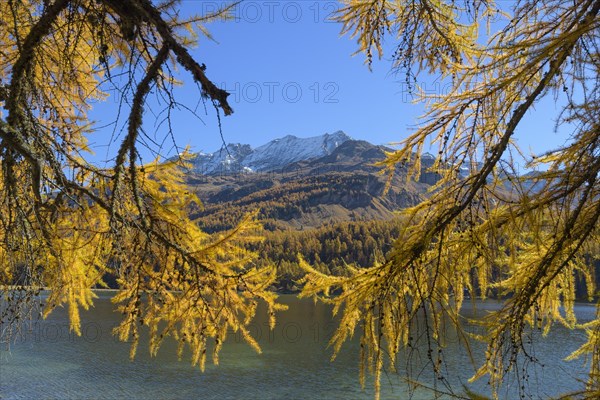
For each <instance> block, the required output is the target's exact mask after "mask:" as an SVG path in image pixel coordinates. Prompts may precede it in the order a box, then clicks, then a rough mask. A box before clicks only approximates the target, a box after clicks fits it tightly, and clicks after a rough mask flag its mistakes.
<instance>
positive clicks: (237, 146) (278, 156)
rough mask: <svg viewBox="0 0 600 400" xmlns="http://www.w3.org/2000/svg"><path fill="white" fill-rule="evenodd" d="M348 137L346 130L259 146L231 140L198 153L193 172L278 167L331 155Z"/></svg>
mask: <svg viewBox="0 0 600 400" xmlns="http://www.w3.org/2000/svg"><path fill="white" fill-rule="evenodd" d="M348 140H352V139H351V138H350V137H349V136H348V135H346V134H345V133H344V132H342V131H337V132H335V133H332V134H329V133H326V134H324V135H321V136H314V137H309V138H299V137H296V136H294V135H287V136H284V137H282V138H280V139H275V140H272V141H270V142H269V143H267V144H264V145H262V146H259V147H257V148H256V149H253V148H252V147H251V146H250V145H248V144H241V143H230V144H227V145H224V146H222V147H221V148H220V149H219V150H216V151H214V152H212V153H197V154H195V155H194V157H193V158H192V159H191V160H190V162H191V163H192V165H193V172H195V173H199V174H207V175H217V174H232V173H252V172H268V171H276V170H278V169H279V170H281V169H283V168H285V167H286V166H287V165H289V164H292V163H295V162H299V161H305V160H310V159H314V158H319V157H323V156H326V155H329V154H331V153H332V152H333V151H334V150H335V149H336V148H337V147H338V146H340V145H341V144H342V143H344V142H346V141H348Z"/></svg>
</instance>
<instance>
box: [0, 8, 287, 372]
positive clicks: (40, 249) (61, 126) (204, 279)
mask: <svg viewBox="0 0 600 400" xmlns="http://www.w3.org/2000/svg"><path fill="white" fill-rule="evenodd" d="M178 6H179V1H173V0H165V1H160V2H151V1H150V0H52V1H50V0H8V1H2V2H0V105H2V106H3V109H2V111H0V113H1V114H0V117H1V118H0V164H1V168H0V304H1V307H0V312H1V315H0V328H1V332H0V334H1V336H2V338H3V339H7V340H8V339H9V338H10V335H11V334H14V333H15V332H16V330H18V329H19V327H20V326H22V324H21V322H22V320H23V318H27V315H31V314H32V313H33V312H40V311H41V312H42V313H43V314H44V315H48V314H49V313H50V312H51V311H52V310H53V309H54V308H55V307H57V306H62V305H65V306H67V307H68V310H69V311H68V312H69V317H70V325H71V329H72V330H73V331H74V332H76V333H77V334H79V333H80V318H79V312H80V309H82V308H83V309H87V308H88V307H89V306H90V305H91V304H92V300H93V298H94V297H95V296H94V294H93V292H92V288H94V287H97V285H100V284H101V283H102V277H103V275H105V274H106V273H110V274H112V275H113V276H115V277H116V280H117V284H118V287H119V291H118V292H117V294H116V295H115V297H114V298H113V301H114V302H115V303H116V304H117V307H118V310H119V311H121V312H122V314H123V320H122V323H121V324H120V325H119V326H118V327H117V328H115V331H114V333H115V334H116V335H118V337H119V338H120V339H122V340H130V341H132V343H133V344H132V346H131V357H134V355H135V351H136V347H137V344H138V337H139V331H140V329H141V327H144V328H145V329H148V331H149V332H150V351H151V353H152V354H155V353H156V351H157V350H158V347H159V346H160V344H161V342H162V341H163V339H164V338H165V337H167V336H171V337H174V338H175V339H176V340H177V341H178V343H179V344H180V345H179V353H180V355H181V352H182V351H183V349H184V348H185V347H186V346H188V347H189V348H190V350H191V354H192V361H193V364H196V365H199V366H200V367H201V368H204V363H205V359H206V353H207V348H208V349H210V348H211V345H210V343H211V342H214V346H212V349H213V354H212V358H213V360H214V361H215V362H218V353H219V349H220V348H221V346H222V344H223V342H224V340H225V337H226V334H227V332H228V331H235V332H240V334H241V336H242V337H244V338H245V339H246V341H247V342H248V343H249V344H250V345H251V346H253V347H254V348H256V350H257V351H260V349H259V347H258V344H257V343H256V342H255V340H254V339H253V338H252V337H251V336H250V334H249V332H248V330H247V328H246V327H247V325H248V323H249V322H250V321H251V319H252V318H253V316H254V314H255V312H256V308H257V304H258V302H259V301H263V300H264V301H265V302H266V303H267V304H268V305H269V307H268V309H269V310H268V312H269V313H270V316H271V323H272V324H274V312H275V311H276V310H277V309H282V308H284V307H282V306H281V305H278V304H277V303H275V298H276V296H275V294H273V293H271V292H270V291H268V290H267V288H268V287H269V285H270V284H271V282H273V280H274V279H275V275H274V268H273V267H264V268H256V267H255V263H254V260H255V257H256V255H255V254H254V253H252V252H249V251H247V250H246V248H245V247H244V246H242V245H241V243H242V241H243V242H247V241H249V240H258V236H257V235H256V233H257V229H259V227H258V225H257V223H256V222H255V221H254V218H253V216H252V215H249V216H248V217H247V218H245V219H244V220H243V221H242V222H241V223H240V225H239V226H238V227H236V228H234V229H232V230H231V231H228V232H227V233H225V234H221V235H219V236H215V235H207V234H205V233H203V232H202V230H201V229H200V228H199V227H198V226H197V225H196V224H195V223H193V222H192V221H191V220H190V219H189V217H188V214H187V212H188V211H189V210H190V207H194V206H196V207H198V206H199V201H198V199H197V198H196V196H195V195H194V194H193V193H191V192H190V191H188V189H187V187H186V185H185V184H184V182H183V172H182V169H181V168H180V167H181V166H182V163H183V164H184V163H185V158H186V155H185V153H184V154H183V155H182V156H181V159H180V160H179V161H177V162H175V161H168V162H164V160H161V159H160V157H157V160H156V161H155V162H151V163H147V164H142V163H141V157H140V153H139V151H138V147H139V146H142V145H144V146H148V145H150V146H152V144H153V143H155V142H154V141H153V135H150V134H148V133H147V132H146V131H144V129H143V118H144V107H145V106H146V107H147V106H148V104H147V103H148V102H147V99H148V96H149V95H150V94H151V93H154V95H155V96H156V97H157V98H158V104H162V106H163V107H164V109H163V110H162V114H159V115H165V116H166V117H165V121H163V123H164V124H165V125H168V126H170V120H169V118H170V115H171V111H172V110H173V109H174V108H177V107H178V106H179V104H178V103H177V101H176V99H175V98H174V96H173V87H174V85H176V84H177V83H178V82H177V77H178V76H179V75H177V74H178V73H176V70H177V69H179V70H182V71H183V72H185V73H188V74H189V75H190V76H191V79H193V81H194V82H195V83H196V84H197V85H198V88H199V93H198V97H199V98H200V97H201V98H202V99H203V101H204V102H205V103H206V104H208V105H210V106H214V110H215V112H216V118H219V116H220V115H222V114H223V115H228V114H231V113H232V109H231V107H230V105H229V103H228V102H227V95H228V94H227V93H226V92H225V91H223V90H221V89H219V88H217V87H216V86H215V85H214V84H213V83H212V82H211V80H210V79H209V78H208V77H207V75H206V73H205V71H206V66H205V65H204V64H203V63H201V62H200V61H198V60H196V59H195V58H194V57H193V56H192V55H191V53H190V51H189V50H190V48H191V47H192V46H193V45H194V44H195V43H196V42H197V41H198V39H199V37H201V36H200V35H205V34H206V35H207V32H206V30H205V26H204V25H205V23H206V22H208V21H211V20H213V19H215V18H223V17H226V16H227V15H228V12H229V8H228V7H225V8H224V9H222V10H219V11H218V12H216V13H214V14H212V15H198V16H189V17H187V18H185V19H182V18H181V17H180V16H179V10H178ZM109 92H110V93H111V94H112V96H116V98H117V101H116V102H115V103H118V105H119V107H118V112H119V114H122V115H126V124H125V127H124V129H123V130H122V131H121V132H118V131H117V133H118V134H119V136H116V137H114V138H113V140H119V143H120V145H119V146H118V151H117V152H116V154H115V157H114V159H113V162H112V165H109V166H108V167H102V168H100V167H99V166H97V165H96V164H94V163H91V162H90V161H89V159H90V157H89V154H90V153H89V149H88V141H89V140H90V138H92V137H94V134H95V132H94V129H95V128H96V125H94V124H93V123H92V122H90V121H89V119H88V114H89V112H90V110H91V109H92V107H93V105H94V104H97V103H98V102H99V101H102V100H104V99H106V98H107V97H108V93H109ZM153 104H154V105H155V106H156V104H157V101H156V100H154V103H153ZM110 122H113V121H101V123H102V124H109V123H110ZM169 133H170V132H167V133H165V135H166V136H167V138H168V136H169ZM153 150H154V151H155V152H159V151H160V143H158V144H156V146H155V147H154V148H153ZM42 288H44V289H47V290H49V291H50V294H49V297H48V298H47V299H46V300H45V304H44V305H43V310H39V309H38V308H37V307H39V305H40V301H39V296H38V294H39V293H40V290H41V289H42ZM261 299H262V300H261Z"/></svg>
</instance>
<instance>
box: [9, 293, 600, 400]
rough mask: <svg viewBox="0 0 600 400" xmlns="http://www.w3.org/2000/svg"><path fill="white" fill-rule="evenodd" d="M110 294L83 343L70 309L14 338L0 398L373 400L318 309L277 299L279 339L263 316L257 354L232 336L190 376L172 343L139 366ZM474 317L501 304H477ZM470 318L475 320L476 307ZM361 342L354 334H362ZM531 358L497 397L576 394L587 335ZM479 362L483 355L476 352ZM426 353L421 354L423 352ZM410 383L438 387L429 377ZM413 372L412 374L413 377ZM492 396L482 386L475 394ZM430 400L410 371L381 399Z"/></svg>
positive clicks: (85, 317)
mask: <svg viewBox="0 0 600 400" xmlns="http://www.w3.org/2000/svg"><path fill="white" fill-rule="evenodd" d="M109 296H110V294H109V293H106V292H103V293H100V294H99V298H98V299H96V300H95V307H94V308H93V309H91V310H90V311H87V312H83V313H82V336H81V337H77V336H74V335H73V334H72V333H70V332H69V329H68V320H67V314H66V312H65V310H56V311H55V312H54V313H52V314H51V315H50V317H48V319H47V320H45V321H39V322H36V323H34V324H33V326H32V329H31V331H29V332H28V333H27V334H24V335H22V336H20V337H19V338H17V340H16V342H15V343H12V344H11V346H10V349H7V348H6V347H3V348H2V350H0V398H1V399H3V400H6V399H45V398H46V399H57V398H58V399H228V398H234V399H238V398H239V399H286V398H287V399H317V398H318V399H365V398H366V399H369V398H373V385H372V378H371V379H369V378H367V387H366V389H365V390H363V389H362V388H361V387H360V385H359V383H358V347H359V346H358V341H357V340H356V338H355V340H353V341H351V342H349V343H347V344H346V345H345V346H344V347H343V349H342V352H341V354H340V355H339V357H338V358H337V359H336V361H334V362H330V356H331V349H330V348H328V347H327V342H328V340H329V337H330V336H331V333H332V332H333V330H334V327H335V323H334V321H333V320H332V316H331V309H330V307H329V306H327V305H323V304H321V303H317V304H314V303H313V302H312V300H298V299H297V298H296V297H295V296H293V295H283V296H281V302H282V303H285V304H288V305H289V307H290V309H289V310H288V311H286V312H284V313H280V314H279V317H278V323H277V326H276V328H275V330H274V331H272V332H271V331H270V330H269V329H268V325H267V322H266V317H265V315H264V313H260V314H259V315H258V316H257V318H256V320H255V321H254V322H253V324H252V325H251V327H250V330H251V332H253V333H254V336H255V338H256V339H257V341H258V342H259V344H260V345H261V347H262V350H263V353H262V354H260V355H259V354H256V353H255V352H254V351H253V350H252V349H251V348H250V347H249V346H248V345H246V344H245V343H244V342H243V341H242V340H241V339H240V338H239V337H236V336H235V335H230V337H229V339H228V341H227V342H226V343H225V345H224V347H223V350H222V352H221V356H220V365H219V366H214V365H212V362H209V361H210V359H208V360H207V365H206V371H205V372H204V373H202V372H200V370H199V369H198V368H197V367H191V366H190V362H189V355H188V357H187V358H186V357H185V355H184V359H183V361H178V360H177V357H176V351H175V343H174V342H173V341H167V342H165V343H164V344H163V347H162V348H161V349H160V351H159V353H158V356H157V357H155V358H152V357H150V356H149V354H148V349H147V341H144V340H141V341H140V346H139V349H138V354H137V357H136V359H135V361H134V362H130V361H129V344H127V343H122V342H119V341H118V340H116V339H115V338H114V337H113V336H112V335H111V329H112V327H113V326H115V325H116V324H117V323H118V321H119V318H120V314H117V313H115V312H114V311H113V309H114V306H113V305H112V304H111V303H110V299H109ZM477 304H478V306H477V311H476V312H477V315H480V316H482V315H484V314H485V312H486V310H487V309H494V308H497V307H498V304H497V303H495V302H493V301H491V302H486V303H477ZM466 307H467V309H466V310H465V312H467V313H474V312H475V311H474V310H472V306H471V305H467V306H466ZM577 315H578V317H579V318H580V320H583V321H586V320H591V319H593V318H594V315H595V307H594V306H593V305H588V304H579V305H577ZM357 333H358V332H357ZM537 339H538V340H537V342H536V343H537V344H536V346H535V355H536V357H537V358H538V359H539V360H540V362H541V363H542V364H543V366H533V365H531V366H530V367H531V372H530V378H529V380H528V382H526V383H523V382H517V381H516V380H515V381H508V382H507V384H506V387H503V388H502V391H501V396H504V398H512V397H513V396H515V395H516V391H515V390H516V389H515V388H516V387H517V386H520V385H523V384H526V386H527V390H528V393H529V394H530V395H531V397H532V398H547V397H548V396H550V395H556V394H559V393H564V392H569V391H575V390H580V389H582V388H583V384H582V383H581V379H585V376H586V371H587V366H586V365H584V362H583V360H577V361H574V362H564V361H562V359H564V358H565V357H566V356H568V355H569V354H570V353H571V352H572V351H573V350H575V349H576V348H577V347H578V346H579V345H580V344H581V343H583V341H584V340H585V336H584V334H583V333H582V332H571V331H568V330H566V329H564V328H561V327H558V326H557V327H556V329H554V330H553V331H552V333H551V334H550V335H549V336H548V337H546V338H543V339H541V338H537ZM474 351H475V353H476V354H481V351H482V348H481V347H479V348H475V349H474ZM423 353H425V351H423ZM444 353H445V356H446V358H447V360H448V361H447V365H446V376H447V378H448V380H449V381H450V382H451V383H452V384H453V385H454V387H455V388H456V389H457V390H458V391H459V392H460V390H461V383H466V381H467V379H468V378H469V377H470V376H471V375H472V374H473V372H474V367H473V366H471V364H470V363H469V358H468V355H467V353H466V351H465V349H464V347H463V345H462V344H460V343H458V341H457V340H453V337H452V335H451V334H450V335H449V339H448V344H447V347H446V348H445V349H444ZM409 367H410V368H412V370H413V374H414V375H415V376H418V377H419V379H420V380H422V381H423V382H424V383H426V384H433V381H434V380H433V379H432V378H431V374H430V372H429V370H427V369H425V370H423V371H422V372H420V373H419V370H418V366H410V365H409ZM413 367H414V368H413ZM472 388H473V389H474V390H476V391H478V392H482V393H484V392H486V390H487V387H486V382H485V378H484V379H481V380H480V381H478V382H477V383H476V384H474V385H473V386H472ZM411 394H412V396H413V397H412V398H414V399H430V398H433V397H434V395H433V393H432V392H431V391H429V390H425V389H421V390H417V391H414V392H409V391H408V387H407V385H406V383H405V375H404V372H402V371H401V372H398V373H387V374H385V375H384V376H383V379H382V396H381V397H382V399H404V398H407V397H409V395H411Z"/></svg>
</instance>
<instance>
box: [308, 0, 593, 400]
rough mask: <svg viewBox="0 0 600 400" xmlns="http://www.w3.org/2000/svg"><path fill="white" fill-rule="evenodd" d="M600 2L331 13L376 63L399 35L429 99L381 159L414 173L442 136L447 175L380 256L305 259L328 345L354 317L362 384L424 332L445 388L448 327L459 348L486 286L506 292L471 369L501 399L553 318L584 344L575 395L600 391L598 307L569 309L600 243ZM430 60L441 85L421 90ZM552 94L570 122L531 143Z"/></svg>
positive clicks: (353, 2) (410, 6)
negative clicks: (535, 145)
mask: <svg viewBox="0 0 600 400" xmlns="http://www.w3.org/2000/svg"><path fill="white" fill-rule="evenodd" d="M500 5H501V6H502V9H500V7H499V6H500ZM507 5H508V6H509V8H510V10H509V9H506V8H507V7H506V6H507ZM599 11H600V1H598V0H574V1H568V2H565V1H562V0H527V1H515V2H514V3H507V2H503V3H499V4H494V2H493V1H479V0H465V1H464V2H460V1H454V0H452V1H433V0H413V1H409V0H407V1H390V0H370V1H366V0H348V1H346V2H345V4H344V6H343V7H342V8H341V9H340V10H339V12H338V13H337V15H336V18H337V20H338V21H340V22H342V23H343V32H344V33H347V34H349V35H351V36H352V37H355V38H356V39H357V41H358V46H359V52H364V53H366V56H367V63H369V64H370V62H371V60H372V58H373V57H374V56H375V57H376V56H382V55H383V53H384V49H385V48H387V46H389V40H390V39H391V40H393V41H394V46H393V48H394V49H395V51H393V55H392V59H393V68H394V69H395V70H396V71H397V72H399V73H405V74H406V78H407V83H408V85H409V86H410V85H412V87H413V88H414V90H415V94H417V95H418V100H419V101H423V102H424V103H425V107H426V110H425V114H424V116H423V117H422V119H421V120H420V123H419V125H418V127H417V128H416V130H415V131H414V133H412V134H410V135H408V136H407V138H406V139H405V140H404V141H403V142H402V146H401V149H400V150H398V151H395V152H393V153H391V154H389V156H388V158H387V160H386V161H385V162H384V163H383V165H384V166H385V167H387V168H388V170H389V171H390V173H393V172H394V171H395V170H396V169H397V168H398V167H402V168H405V170H406V171H408V176H409V178H410V177H415V176H416V175H418V174H419V172H420V160H421V157H422V154H423V151H425V150H429V149H428V146H429V145H430V143H431V146H433V147H434V148H435V147H436V146H437V147H438V149H437V151H438V152H437V155H436V160H435V164H434V166H433V167H432V171H433V172H437V173H438V174H439V175H440V176H441V179H440V180H439V182H438V183H437V184H436V185H435V187H434V188H433V189H432V191H431V192H430V193H429V196H428V198H427V199H426V200H425V201H423V202H422V203H421V204H419V205H417V206H416V207H413V208H410V209H408V210H405V211H404V217H405V219H404V221H405V223H404V226H403V229H402V231H401V234H400V236H399V237H398V238H397V240H396V242H395V245H394V248H393V250H392V251H391V253H390V254H389V256H388V257H387V258H386V260H385V262H382V263H380V264H378V265H374V266H372V267H370V268H366V269H357V270H353V271H352V275H351V276H350V277H335V276H328V275H325V274H322V273H320V272H318V271H316V270H314V269H312V268H311V267H310V266H308V265H307V264H306V263H304V269H305V270H306V271H307V272H308V273H307V275H306V277H305V287H304V291H303V295H304V296H319V297H321V298H323V299H325V300H326V301H329V302H331V303H333V304H334V305H335V307H334V310H335V312H338V311H339V313H340V314H341V316H340V323H339V327H338V329H337V331H336V333H335V335H334V336H333V338H332V344H333V345H334V353H337V352H338V351H339V350H340V347H341V345H342V344H343V343H344V342H345V341H346V340H347V339H348V338H349V337H351V336H352V335H353V334H354V332H355V331H356V330H359V331H360V332H361V339H360V342H361V353H362V354H361V376H360V379H361V381H362V383H363V384H364V379H365V372H366V371H371V372H372V373H374V380H375V387H376V392H377V393H379V390H380V383H379V382H380V380H381V373H382V370H384V369H388V368H389V369H390V370H394V369H396V368H397V367H399V366H401V363H402V362H403V360H406V358H405V357H408V359H410V354H411V352H410V349H414V348H417V346H419V345H424V346H425V347H426V348H427V349H428V350H427V351H426V355H425V356H424V358H425V362H426V363H427V364H429V365H430V366H431V368H432V369H433V371H434V376H435V381H436V382H438V385H437V387H438V389H439V390H451V389H452V388H449V387H448V386H449V384H448V380H447V379H446V378H447V377H446V376H445V365H446V364H445V360H444V354H445V353H444V347H445V332H448V330H447V329H448V326H452V327H453V328H452V329H456V332H459V337H462V338H463V339H464V344H465V346H466V347H465V348H468V346H469V342H470V340H471V339H472V336H471V335H469V333H468V332H466V331H465V330H464V323H465V322H468V321H465V318H464V317H463V316H461V306H462V304H463V301H464V298H465V294H466V293H468V294H469V295H470V296H471V297H473V298H476V297H480V298H485V297H486V296H489V295H490V293H493V294H494V295H496V296H498V297H500V298H502V299H505V300H504V301H503V306H502V308H501V309H500V310H499V311H496V312H493V313H491V314H490V315H488V316H487V317H486V318H485V319H484V320H483V322H481V323H482V324H483V327H484V328H485V329H482V331H483V332H484V333H483V334H481V335H479V336H476V337H475V339H478V340H481V341H483V342H484V343H485V345H486V347H487V350H486V351H485V358H483V359H481V360H477V359H476V360H474V362H475V363H476V368H477V372H476V373H475V374H474V376H473V377H472V378H471V379H472V380H477V379H479V378H482V377H484V376H486V379H487V380H489V383H490V385H491V388H492V391H491V393H492V394H493V395H494V396H498V388H499V387H500V386H501V384H502V382H503V380H505V379H506V378H507V377H508V376H509V375H510V374H516V377H517V378H518V379H524V380H523V381H519V382H525V380H526V374H527V372H528V371H527V366H528V365H530V364H531V363H535V362H537V361H538V360H537V359H536V358H535V353H534V352H532V351H531V350H532V347H531V346H532V344H530V337H531V336H530V335H531V333H532V331H537V330H539V331H541V332H542V333H543V334H544V335H545V334H547V333H548V332H549V330H550V329H551V326H552V325H553V324H560V325H563V326H565V327H567V328H570V329H584V330H585V332H586V333H587V338H588V339H587V342H586V343H585V344H584V345H583V346H582V347H581V348H580V349H579V350H578V351H576V352H575V353H573V354H572V356H571V357H570V358H575V357H579V356H588V357H589V358H588V360H589V366H590V370H589V380H588V382H587V386H586V389H585V391H584V392H582V393H580V395H581V396H582V397H587V398H598V397H600V318H597V319H596V320H594V321H592V322H589V323H585V324H578V322H577V319H576V316H575V313H574V301H575V282H576V279H583V280H585V282H586V287H587V294H588V296H589V298H590V299H591V298H592V297H593V296H594V295H595V291H596V288H595V286H594V275H595V274H594V259H596V260H597V258H598V255H599V254H600V252H599V250H600V249H599V247H600V242H599V238H600V237H599V233H600V231H599V224H598V221H599V218H600V184H599V183H598V178H599V176H598V173H599V171H600V125H599V121H600V87H599V79H600V78H599V72H600V46H599V45H600V41H599V39H600V36H599V35H600V18H599V16H598V12H599ZM486 25H487V29H486ZM386 38H387V39H388V42H387V43H384V39H386ZM423 73H425V74H434V75H436V76H437V77H438V78H439V79H440V80H441V82H445V83H446V82H447V83H448V84H449V88H450V90H448V92H447V93H439V94H437V95H432V94H428V93H423V92H419V90H418V89H419V87H418V85H416V82H417V81H418V80H417V78H418V77H419V76H422V74H423ZM419 74H421V75H419ZM545 97H550V98H551V99H552V98H554V100H555V102H556V107H557V110H558V111H557V113H556V115H555V116H554V118H555V119H556V125H557V128H560V130H561V132H568V135H567V136H566V137H565V144H564V145H563V146H561V147H559V148H556V149H554V150H552V151H549V152H547V153H544V154H538V155H536V156H529V155H527V154H525V153H523V152H522V151H521V149H519V147H518V145H517V143H516V141H515V138H516V133H515V132H517V128H519V127H520V126H522V121H523V119H524V117H525V116H526V114H528V113H532V112H534V111H533V110H534V107H535V105H536V104H537V102H539V101H540V100H541V99H543V98H545ZM533 115H535V114H533ZM539 117H540V118H546V119H547V118H548V117H549V116H548V115H543V116H541V115H540V116H539ZM548 133H549V134H550V133H551V132H548ZM519 134H523V135H527V132H522V130H521V131H519ZM523 158H524V159H526V160H527V161H528V165H527V168H529V169H531V170H536V171H537V172H536V173H533V174H527V176H519V174H518V171H517V170H516V167H515V162H516V160H519V159H523ZM465 166H466V167H467V168H468V169H469V173H468V174H464V171H463V172H461V168H464V167H465ZM465 175H466V176H465ZM332 291H335V293H336V295H335V296H329V295H328V294H329V293H332ZM470 322H472V321H470ZM523 388H524V386H523ZM519 390H520V391H522V390H523V389H521V385H519ZM521 394H526V393H523V392H522V393H521Z"/></svg>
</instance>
